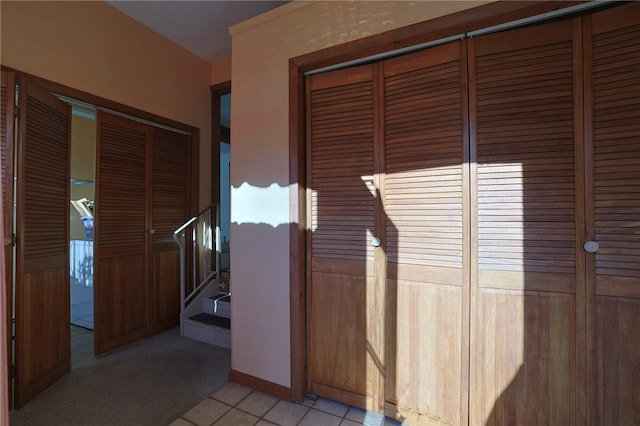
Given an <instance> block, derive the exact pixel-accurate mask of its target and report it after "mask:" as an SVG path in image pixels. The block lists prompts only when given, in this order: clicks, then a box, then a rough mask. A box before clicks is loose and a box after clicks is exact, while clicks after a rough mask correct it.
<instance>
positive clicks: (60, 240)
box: [22, 96, 69, 265]
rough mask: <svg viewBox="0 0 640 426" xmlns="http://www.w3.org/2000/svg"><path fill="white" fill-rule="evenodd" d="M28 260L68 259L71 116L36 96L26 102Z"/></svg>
mask: <svg viewBox="0 0 640 426" xmlns="http://www.w3.org/2000/svg"><path fill="white" fill-rule="evenodd" d="M26 108H27V110H26V127H25V128H26V131H25V143H24V150H25V152H24V155H25V158H26V159H27V160H26V161H25V162H24V175H23V182H22V188H23V192H22V193H23V196H24V209H23V211H22V214H23V215H24V223H25V225H24V234H23V239H24V241H23V243H24V259H25V262H26V263H30V264H32V265H33V264H34V263H32V262H33V260H34V259H35V258H46V257H55V256H62V257H64V256H66V253H67V247H68V241H67V224H68V219H69V218H68V213H67V204H68V200H67V193H68V186H69V170H68V163H69V162H68V152H69V133H68V132H69V129H68V116H67V115H66V114H64V113H63V112H62V111H58V110H54V109H52V108H50V107H49V106H48V105H47V104H45V103H44V102H42V101H41V100H39V99H38V98H36V97H34V96H28V97H27V101H26Z"/></svg>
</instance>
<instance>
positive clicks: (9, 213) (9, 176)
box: [0, 71, 15, 421]
mask: <svg viewBox="0 0 640 426" xmlns="http://www.w3.org/2000/svg"><path fill="white" fill-rule="evenodd" d="M1 82H2V84H1V85H0V156H1V159H0V161H1V164H2V170H1V172H2V174H1V177H0V178H1V179H2V182H1V184H2V195H1V196H2V225H1V226H2V230H3V236H2V238H1V239H2V240H4V239H5V238H10V237H11V235H12V234H13V160H14V159H13V153H14V150H13V146H14V143H13V139H14V113H15V77H14V75H13V74H12V73H9V72H6V71H2V81H1ZM3 254H4V258H3V265H4V269H3V271H2V272H0V273H2V274H3V276H4V281H3V291H4V294H5V299H4V300H5V304H4V311H3V312H4V314H5V315H2V316H0V318H4V321H5V327H4V333H5V334H4V336H6V340H5V341H6V345H7V347H6V349H7V350H6V363H4V365H5V366H6V367H5V368H6V369H5V370H3V371H4V372H5V373H6V371H8V369H9V368H10V367H11V363H12V359H11V358H12V348H11V347H12V338H11V334H12V330H11V317H12V310H13V308H12V306H13V266H9V265H13V246H12V245H3ZM0 374H1V372H0ZM2 377H4V376H2ZM4 391H5V392H6V394H5V395H4V396H3V397H2V398H3V403H4V402H6V403H7V404H9V405H10V404H11V403H12V402H11V401H9V399H10V395H9V394H10V392H9V386H8V383H7V386H5V387H4ZM5 398H6V399H5ZM6 412H8V408H7V410H6ZM3 413H4V411H3ZM3 413H0V416H4V414H3ZM0 420H1V418H0ZM6 421H8V419H7V420H6Z"/></svg>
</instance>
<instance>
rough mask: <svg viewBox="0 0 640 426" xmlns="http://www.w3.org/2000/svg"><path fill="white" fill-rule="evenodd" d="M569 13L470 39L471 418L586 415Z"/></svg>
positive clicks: (577, 106)
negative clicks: (562, 18) (558, 18)
mask: <svg viewBox="0 0 640 426" xmlns="http://www.w3.org/2000/svg"><path fill="white" fill-rule="evenodd" d="M574 23H575V21H571V20H566V21H561V22H558V23H552V24H545V25H538V26H534V27H530V28H524V29H516V30H512V31H507V32H503V33H496V34H492V35H488V36H484V37H478V38H472V39H470V41H469V45H470V52H469V56H470V64H471V65H470V70H469V74H470V82H471V83H470V105H471V126H472V129H474V130H475V131H474V132H472V134H471V138H472V142H471V151H472V158H471V161H472V164H474V170H473V171H472V182H473V186H472V191H471V193H472V196H473V197H474V205H475V206H476V208H477V211H476V215H475V217H474V223H473V225H474V226H473V229H472V232H473V233H472V236H473V243H474V245H473V247H474V253H473V259H474V265H473V266H474V268H473V271H472V273H473V275H472V277H473V278H472V308H471V309H472V319H471V324H472V331H471V332H472V338H471V354H472V355H471V372H472V376H471V390H470V391H471V413H470V414H471V416H472V418H471V423H472V424H483V423H485V422H486V423H489V424H554V425H576V424H577V425H581V424H584V422H585V419H584V418H582V417H580V416H581V413H583V412H584V405H583V404H584V401H583V399H582V396H583V392H581V391H579V390H580V389H583V388H584V362H583V360H584V332H583V330H584V321H583V318H584V292H583V289H584V272H583V271H584V270H583V264H584V263H583V262H584V252H583V250H582V236H578V235H576V227H578V229H579V230H581V229H582V227H583V224H584V218H583V208H582V202H583V199H582V187H581V179H582V170H581V168H580V164H582V161H581V154H582V141H581V139H580V135H581V127H582V121H581V111H582V104H581V103H580V102H579V100H580V99H579V97H578V95H579V92H578V93H576V91H575V90H574V88H577V90H578V91H579V90H581V81H580V80H578V79H579V76H580V75H581V73H580V72H579V70H580V67H581V62H580V61H581V56H580V55H575V56H574V52H579V47H580V43H581V40H580V39H579V38H578V39H577V40H576V41H575V42H574V33H576V32H577V30H579V26H578V25H577V24H576V25H575V26H574ZM576 158H578V159H579V160H578V161H576Z"/></svg>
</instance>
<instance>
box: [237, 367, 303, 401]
mask: <svg viewBox="0 0 640 426" xmlns="http://www.w3.org/2000/svg"><path fill="white" fill-rule="evenodd" d="M229 381H230V382H234V383H238V384H239V385H243V386H247V387H250V388H252V389H255V390H257V391H260V392H262V393H266V394H268V395H272V396H275V397H276V398H280V399H284V400H287V401H291V400H293V398H292V394H291V388H288V387H286V386H282V385H278V384H276V383H273V382H270V381H268V380H264V379H260V378H258V377H255V376H252V375H250V374H246V373H242V372H240V371H237V370H231V372H229Z"/></svg>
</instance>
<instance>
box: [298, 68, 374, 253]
mask: <svg viewBox="0 0 640 426" xmlns="http://www.w3.org/2000/svg"><path fill="white" fill-rule="evenodd" d="M310 116H311V119H310V124H309V126H310V135H311V140H310V144H311V145H310V146H311V152H310V154H311V185H310V187H311V188H312V190H313V192H312V197H311V206H310V208H311V226H312V229H313V237H312V255H313V256H314V257H325V258H340V259H346V260H366V258H367V257H368V256H369V257H371V256H373V247H372V246H371V244H368V243H367V241H366V237H367V235H370V234H371V233H372V232H373V227H374V216H373V212H374V202H373V193H372V188H373V187H372V178H373V87H372V84H371V81H364V82H360V83H355V84H351V85H341V86H337V87H329V88H321V89H317V90H313V91H312V92H311V114H310Z"/></svg>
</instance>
